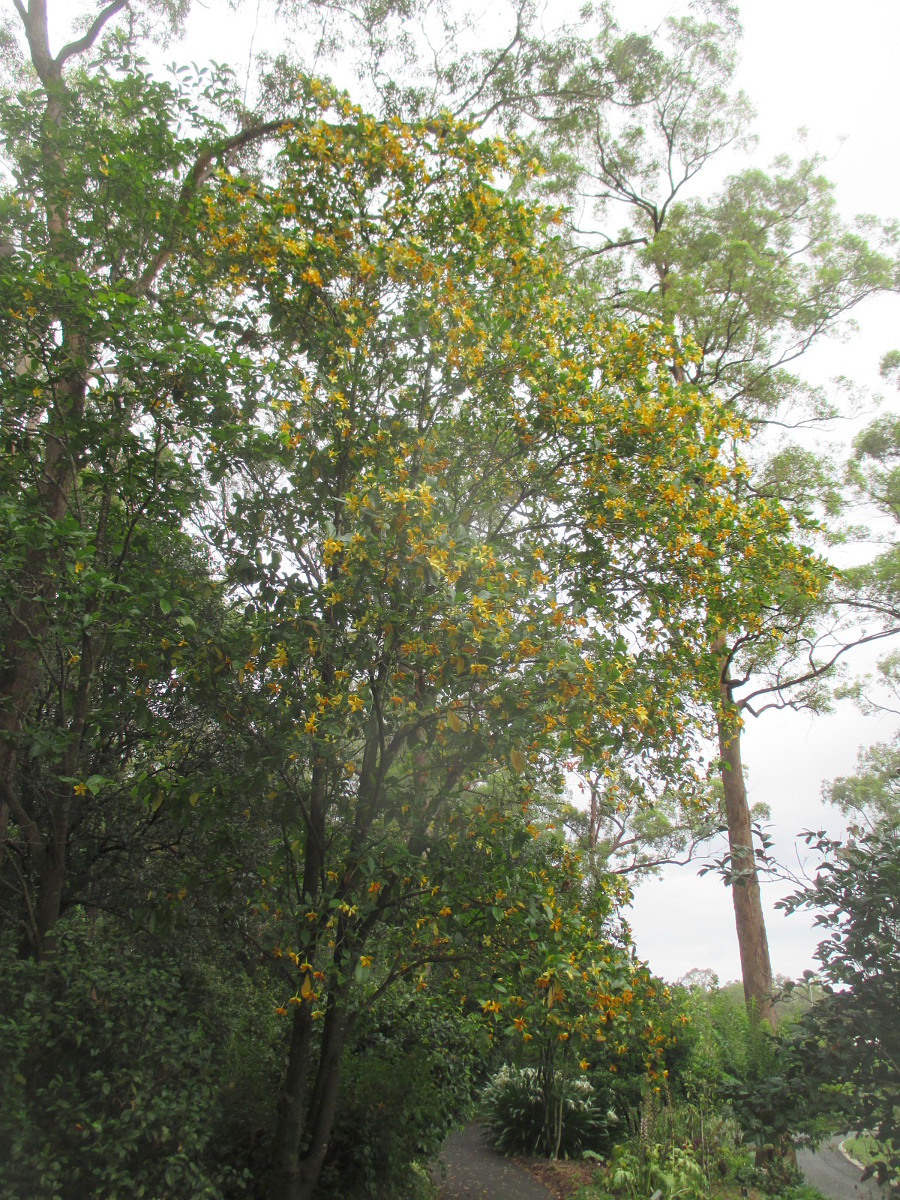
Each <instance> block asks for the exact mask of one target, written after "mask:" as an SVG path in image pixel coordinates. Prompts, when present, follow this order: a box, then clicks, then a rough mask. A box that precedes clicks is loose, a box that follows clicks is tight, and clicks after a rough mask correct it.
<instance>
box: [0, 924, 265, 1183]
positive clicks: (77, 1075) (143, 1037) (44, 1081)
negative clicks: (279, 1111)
mask: <svg viewBox="0 0 900 1200" xmlns="http://www.w3.org/2000/svg"><path fill="white" fill-rule="evenodd" d="M151 954H152V955H153V957H152V959H151V957H150V955H151ZM210 982H211V981H210V980H209V979H203V978H202V976H197V975H191V973H190V971H189V970H187V969H186V968H185V966H184V965H183V964H179V963H178V962H177V961H175V960H174V959H173V958H171V957H167V956H166V955H164V953H163V952H162V951H161V948H160V947H159V946H155V945H153V944H151V943H147V944H146V945H144V946H139V945H138V944H137V943H136V942H135V941H134V939H132V938H128V937H125V936H123V935H122V934H120V933H119V932H117V931H116V930H115V928H114V927H112V926H111V925H110V924H109V923H99V922H91V921H89V920H88V919H87V918H85V917H84V916H83V915H80V914H76V915H75V916H73V917H70V918H68V919H66V920H65V921H63V922H61V923H60V925H59V926H58V929H57V948H56V951H55V953H54V954H53V955H52V957H50V958H49V959H47V960H45V961H43V962H34V961H32V960H26V959H21V958H19V957H17V955H16V952H15V948H14V946H13V945H12V944H11V941H10V939H7V941H6V942H4V943H3V944H0V1194H2V1196H3V1197H4V1200H57V1198H59V1200H85V1198H87V1197H90V1198H91V1200H125V1198H128V1200H131V1198H134V1200H139V1198H141V1197H144V1198H146V1200H226V1198H229V1200H231V1198H235V1197H241V1196H247V1195H250V1194H251V1191H250V1175H251V1172H250V1171H249V1169H248V1168H247V1166H246V1165H245V1164H241V1163H239V1162H237V1161H236V1158H235V1156H234V1155H233V1154H231V1153H230V1147H229V1145H228V1143H227V1142H225V1140H224V1138H223V1122H224V1121H226V1120H228V1119H229V1107H230V1109H231V1116H232V1117H233V1116H234V1114H235V1113H236V1112H237V1111H238V1110H242V1111H244V1112H245V1113H246V1112H247V1110H248V1101H250V1102H251V1103H255V1102H256V1099H257V1098H256V1097H255V1096H251V1095H248V1094H246V1093H245V1087H246V1078H245V1077H244V1076H242V1074H241V1073H240V1072H235V1071H234V1067H235V1064H237V1065H238V1066H239V1065H240V1058H241V1056H242V1055H245V1053H246V1052H245V1051H244V1050H241V1049H240V1042H241V1040H242V1038H246V1036H248V1034H247V1031H246V1030H244V1031H243V1032H242V1030H241V1028H240V1021H241V1020H249V1019H250V1012H252V1008H250V1011H248V1013H247V1016H246V1017H238V1018H236V1019H234V1020H231V1021H229V1020H228V1019H226V1010H227V1013H228V1014H230V1016H231V1017H232V1018H235V1014H236V1013H237V1012H238V1010H240V1009H243V1007H244V1005H245V1004H247V1005H249V1004H250V1003H252V998H251V997H249V996H247V995H243V996H242V995H239V994H238V995H235V996H233V997H227V996H224V995H222V986H221V980H220V981H219V990H218V993H217V991H215V990H210ZM198 1002H202V1004H203V1005H205V1011H204V1010H203V1009H202V1008H200V1009H198ZM255 1036H256V1037H257V1039H258V1038H259V1031H258V1030H257V1031H256V1033H255ZM235 1056H236V1057H235ZM261 1056H262V1058H263V1060H264V1053H263V1052H262V1046H261V1045H259V1044H258V1045H257V1046H256V1051H255V1057H256V1060H257V1062H256V1071H257V1074H260V1073H261V1072H260V1071H259V1066H260V1063H259V1059H260V1057H261ZM229 1084H230V1085H231V1086H229ZM223 1096H225V1097H226V1098H227V1103H226V1104H225V1105H224V1107H223V1103H222V1097H223Z"/></svg>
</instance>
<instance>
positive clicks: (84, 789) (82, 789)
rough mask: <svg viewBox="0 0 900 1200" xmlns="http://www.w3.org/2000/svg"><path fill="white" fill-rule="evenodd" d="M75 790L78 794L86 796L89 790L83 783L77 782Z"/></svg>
mask: <svg viewBox="0 0 900 1200" xmlns="http://www.w3.org/2000/svg"><path fill="white" fill-rule="evenodd" d="M74 791H75V795H76V796H84V795H85V794H86V792H87V787H86V786H85V784H83V783H76V784H75V788H74Z"/></svg>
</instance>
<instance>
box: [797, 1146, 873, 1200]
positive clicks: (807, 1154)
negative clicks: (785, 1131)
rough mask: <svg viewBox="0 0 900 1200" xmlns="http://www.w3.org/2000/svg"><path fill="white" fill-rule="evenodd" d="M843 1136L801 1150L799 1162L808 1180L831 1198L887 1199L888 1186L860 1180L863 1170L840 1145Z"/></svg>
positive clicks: (798, 1157)
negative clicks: (882, 1186)
mask: <svg viewBox="0 0 900 1200" xmlns="http://www.w3.org/2000/svg"><path fill="white" fill-rule="evenodd" d="M843 1136H844V1135H843V1134H842V1135H841V1137H843ZM841 1137H834V1138H831V1140H830V1141H827V1142H823V1143H822V1145H821V1146H819V1148H818V1149H817V1150H798V1151H797V1166H798V1167H799V1168H800V1170H801V1171H802V1172H803V1176H804V1178H805V1179H806V1182H807V1183H810V1184H812V1186H813V1187H815V1188H818V1189H819V1191H820V1192H821V1193H822V1195H823V1196H829V1197H830V1198H831V1200H886V1198H887V1195H888V1189H887V1188H880V1187H879V1186H878V1184H877V1183H876V1182H875V1180H874V1179H867V1180H866V1181H865V1183H860V1179H859V1177H860V1175H861V1174H862V1171H860V1169H859V1167H855V1166H854V1165H853V1163H851V1162H848V1161H847V1159H846V1158H845V1157H844V1155H843V1154H842V1153H841V1151H840V1150H839V1149H838V1144H839V1143H840V1141H841Z"/></svg>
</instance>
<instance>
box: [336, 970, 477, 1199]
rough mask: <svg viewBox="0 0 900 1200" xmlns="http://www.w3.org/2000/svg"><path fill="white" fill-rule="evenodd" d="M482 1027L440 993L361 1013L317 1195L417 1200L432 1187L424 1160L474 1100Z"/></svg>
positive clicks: (388, 1001)
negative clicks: (448, 1005)
mask: <svg viewBox="0 0 900 1200" xmlns="http://www.w3.org/2000/svg"><path fill="white" fill-rule="evenodd" d="M477 1034H478V1027H477V1025H476V1024H475V1023H474V1022H472V1021H471V1020H470V1019H468V1018H466V1017H464V1016H462V1015H461V1014H460V1013H459V1011H458V1010H456V1011H453V1010H451V1009H450V1008H448V1007H447V1006H446V1005H444V1004H443V1003H442V1001H441V1000H440V998H438V997H428V998H426V997H423V996H421V995H419V996H415V995H414V996H413V998H410V997H409V996H407V995H405V994H404V993H403V991H402V990H400V991H398V992H396V993H395V994H389V995H388V996H386V997H384V998H383V1000H382V1002H381V1003H380V1005H379V1006H378V1009H377V1010H376V1012H374V1013H371V1014H368V1015H363V1016H361V1018H360V1023H359V1024H358V1026H357V1030H356V1037H355V1040H354V1044H353V1046H352V1047H351V1048H350V1049H349V1050H348V1052H347V1053H346V1054H345V1056H344V1063H343V1068H342V1073H341V1101H340V1106H339V1109H338V1114H337V1117H336V1120H335V1127H334V1131H333V1133H332V1136H331V1139H330V1141H329V1150H328V1159H327V1161H326V1164H325V1168H324V1170H323V1172H322V1177H321V1180H320V1182H319V1186H318V1189H317V1193H316V1194H317V1196H321V1197H323V1200H324V1198H326V1197H327V1198H328V1200H331V1198H332V1197H335V1196H340V1197H341V1200H380V1198H381V1197H384V1198H385V1200H400V1198H401V1197H403V1198H404V1200H405V1198H406V1197H410V1198H411V1200H413V1198H415V1197H417V1196H419V1195H421V1194H422V1193H423V1188H425V1189H426V1190H427V1178H426V1177H424V1176H423V1175H422V1173H421V1171H420V1170H419V1168H420V1167H421V1164H423V1163H425V1162H427V1161H428V1160H429V1159H431V1158H433V1157H434V1156H435V1155H436V1154H437V1152H438V1151H439V1149H440V1147H441V1145H442V1144H443V1142H444V1139H445V1138H446V1136H447V1134H448V1133H449V1132H450V1130H451V1128H452V1127H453V1125H454V1124H456V1123H458V1122H459V1121H460V1120H461V1119H462V1118H463V1117H464V1116H465V1115H466V1114H467V1112H468V1110H469V1108H470V1106H471V1102H472V1096H473V1080H474V1078H475V1076H476V1074H477V1067H478V1044H479V1043H478V1038H477Z"/></svg>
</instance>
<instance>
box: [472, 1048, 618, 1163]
mask: <svg viewBox="0 0 900 1200" xmlns="http://www.w3.org/2000/svg"><path fill="white" fill-rule="evenodd" d="M543 1084H544V1080H543V1077H542V1075H541V1072H540V1071H539V1070H538V1069H537V1067H510V1066H504V1067H501V1068H500V1070H499V1071H498V1072H497V1073H496V1075H493V1076H492V1077H491V1079H490V1080H489V1081H488V1084H487V1087H486V1088H485V1089H484V1092H483V1093H482V1097H481V1110H482V1112H483V1114H484V1117H485V1120H486V1123H487V1126H488V1131H489V1133H490V1137H491V1140H492V1141H493V1143H494V1145H495V1146H496V1147H497V1149H498V1150H501V1151H502V1152H503V1153H504V1154H539V1155H546V1156H547V1157H561V1158H573V1157H576V1156H579V1155H581V1154H583V1153H584V1152H585V1151H586V1150H592V1151H595V1152H597V1151H600V1150H602V1149H604V1148H605V1147H606V1146H607V1145H608V1144H609V1127H610V1123H611V1121H614V1120H615V1118H614V1116H612V1114H610V1113H608V1112H606V1111H605V1110H604V1108H602V1107H601V1105H600V1104H599V1103H598V1100H597V1096H596V1093H595V1091H594V1088H593V1086H592V1085H591V1083H590V1082H589V1081H588V1080H587V1079H585V1078H583V1077H582V1078H575V1079H571V1078H567V1077H566V1076H565V1075H564V1073H563V1072H562V1071H555V1072H554V1073H553V1076H552V1080H551V1082H550V1089H549V1090H550V1095H549V1096H548V1095H547V1094H546V1091H545V1088H544V1086H543ZM548 1109H549V1110H550V1111H549V1112H548ZM551 1113H552V1114H555V1115H556V1116H557V1119H559V1118H560V1117H561V1129H560V1130H559V1134H560V1136H559V1143H558V1145H556V1144H555V1143H556V1138H555V1137H553V1134H552V1132H551V1131H552V1126H553V1121H552V1119H551V1120H550V1121H548V1116H550V1115H551Z"/></svg>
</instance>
